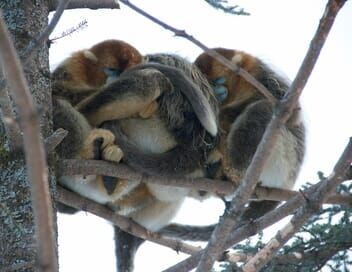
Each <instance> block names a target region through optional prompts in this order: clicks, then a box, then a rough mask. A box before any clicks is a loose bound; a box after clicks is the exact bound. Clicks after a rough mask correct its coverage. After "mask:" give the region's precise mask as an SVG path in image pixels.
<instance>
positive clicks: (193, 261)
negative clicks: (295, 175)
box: [163, 181, 323, 272]
mask: <svg viewBox="0 0 352 272" xmlns="http://www.w3.org/2000/svg"><path fill="white" fill-rule="evenodd" d="M322 182H323V181H321V182H318V183H316V184H315V185H312V186H311V187H310V188H309V191H315V190H317V189H318V188H319V187H320V185H321V184H322ZM304 201H306V199H305V197H304V196H303V194H297V195H296V196H294V197H292V198H290V199H289V200H288V201H287V202H286V203H284V204H283V205H281V206H279V207H278V208H276V209H275V210H272V211H270V212H268V213H267V214H265V215H264V216H262V217H261V218H258V219H256V220H254V221H253V222H250V223H249V224H246V225H244V226H241V227H239V228H236V229H235V230H234V231H233V232H232V233H231V235H229V236H228V237H227V238H228V239H227V242H226V245H225V247H226V248H229V247H231V246H233V245H234V244H236V243H239V242H241V241H242V240H244V239H246V238H248V237H250V236H253V235H256V234H258V233H259V232H260V231H262V230H263V229H265V228H267V227H269V226H271V225H273V224H274V223H276V222H278V221H279V220H281V219H283V218H284V217H286V216H287V215H289V214H292V213H293V212H294V211H295V210H297V209H298V208H299V207H300V206H302V203H304ZM203 253H204V250H202V251H200V252H198V253H196V254H194V255H192V256H191V257H189V258H187V259H185V260H183V261H181V262H179V263H177V264H175V265H174V266H172V267H170V268H168V269H166V270H164V271H163V272H187V271H190V270H192V269H193V268H195V267H196V266H197V264H198V262H199V260H200V258H201V256H202V254H203Z"/></svg>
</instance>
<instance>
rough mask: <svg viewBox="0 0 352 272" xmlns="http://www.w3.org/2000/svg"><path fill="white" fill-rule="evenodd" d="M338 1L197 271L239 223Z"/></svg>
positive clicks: (208, 265) (328, 11)
mask: <svg viewBox="0 0 352 272" xmlns="http://www.w3.org/2000/svg"><path fill="white" fill-rule="evenodd" d="M339 4H340V5H338V3H336V2H335V1H333V0H330V1H329V3H328V4H327V8H326V10H325V11H324V14H323V16H322V18H321V21H320V24H319V26H318V29H317V31H316V33H315V36H314V37H313V39H312V41H311V44H310V47H309V49H308V52H307V54H306V56H305V58H304V60H303V63H302V65H301V67H300V69H299V71H298V73H297V75H296V78H295V80H294V81H293V82H292V85H291V86H290V88H289V90H288V92H287V93H286V94H285V97H284V99H283V101H282V102H281V103H279V105H278V106H277V109H276V111H275V112H274V115H273V118H272V120H271V121H270V123H269V124H268V126H267V128H266V130H265V133H264V135H263V138H262V140H261V142H260V144H259V146H258V148H257V150H256V152H255V154H254V157H253V159H252V162H251V164H250V165H249V167H248V169H247V171H246V174H245V176H244V179H243V181H242V182H241V184H240V186H239V188H238V189H237V190H236V192H235V195H234V198H233V200H232V202H231V207H230V209H228V210H226V212H225V215H224V217H222V218H221V221H220V223H219V224H218V226H217V227H216V228H215V230H214V232H213V235H212V237H211V238H210V240H209V243H208V245H207V247H206V249H205V253H204V255H203V257H202V258H201V260H200V263H199V266H198V268H197V270H196V271H197V272H203V271H209V270H210V269H211V267H212V266H213V264H214V262H215V261H216V259H217V258H218V256H219V254H220V253H221V252H222V251H223V250H224V244H225V242H226V240H227V237H228V235H229V233H230V232H231V231H232V230H233V228H234V226H236V225H237V224H238V222H239V220H240V218H241V215H242V212H243V210H244V208H245V203H246V202H247V200H248V199H249V197H250V196H251V195H252V192H253V190H254V188H255V186H256V183H257V182H258V179H259V176H260V173H261V171H262V169H263V167H264V163H265V162H266V160H267V158H268V157H269V154H270V152H271V150H272V149H273V146H274V143H275V141H276V139H277V137H278V131H279V128H280V127H282V126H283V125H284V124H285V122H286V121H287V120H288V118H289V117H290V115H291V113H292V111H293V110H294V108H295V107H296V105H297V102H298V99H299V96H300V94H301V93H302V91H303V88H304V86H305V84H306V82H307V80H308V78H309V76H310V74H311V72H312V70H313V67H314V65H315V63H316V61H317V58H318V56H319V53H320V51H321V49H322V47H323V45H324V43H325V40H326V38H327V36H328V33H329V31H330V29H331V27H332V25H333V22H334V19H335V17H336V15H337V13H338V11H339V9H340V8H341V7H342V5H343V4H344V1H341V2H340V3H339Z"/></svg>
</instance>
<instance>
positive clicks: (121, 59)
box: [52, 40, 143, 104]
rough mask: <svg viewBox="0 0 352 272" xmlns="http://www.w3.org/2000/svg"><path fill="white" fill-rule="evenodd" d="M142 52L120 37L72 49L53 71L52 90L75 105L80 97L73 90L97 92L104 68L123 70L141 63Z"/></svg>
mask: <svg viewBox="0 0 352 272" xmlns="http://www.w3.org/2000/svg"><path fill="white" fill-rule="evenodd" d="M142 59H143V57H142V55H141V54H140V53H139V52H138V50H137V49H136V48H134V47H133V46H132V45H130V44H128V43H126V42H124V41H121V40H105V41H103V42H100V43H98V44H96V45H94V46H92V47H91V48H90V49H86V50H79V51H77V52H74V53H73V54H72V55H71V56H70V57H68V58H67V59H65V60H64V61H63V62H62V63H61V64H60V65H59V66H58V67H57V68H56V69H55V70H54V72H53V74H52V78H53V92H54V94H55V95H58V96H63V97H66V98H68V100H70V102H71V103H73V104H76V103H77V102H79V101H80V100H82V99H83V98H84V96H83V97H81V96H80V97H73V98H72V96H73V95H74V94H75V93H87V94H90V91H96V90H97V89H98V88H100V87H101V86H103V85H104V84H105V82H106V79H107V76H106V74H105V72H104V68H114V69H119V70H121V71H124V70H125V69H128V68H130V67H132V66H134V65H136V64H138V63H140V62H142Z"/></svg>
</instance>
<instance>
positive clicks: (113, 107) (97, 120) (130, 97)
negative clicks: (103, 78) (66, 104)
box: [76, 69, 173, 126]
mask: <svg viewBox="0 0 352 272" xmlns="http://www.w3.org/2000/svg"><path fill="white" fill-rule="evenodd" d="M172 88H173V87H172V85H171V83H170V81H169V80H168V79H167V78H166V77H165V76H164V75H163V74H162V73H161V72H159V71H157V70H155V69H143V70H138V71H135V72H134V73H133V74H132V75H131V74H130V73H126V74H122V75H121V76H120V77H119V78H117V79H116V80H115V81H114V82H112V83H110V84H108V85H107V86H106V87H104V88H103V89H102V90H100V91H99V92H97V93H95V94H93V95H91V96H89V97H87V98H86V99H85V100H83V101H82V102H81V103H79V104H78V105H77V106H76V108H77V110H78V111H79V112H81V113H82V114H83V115H84V116H85V117H86V118H87V119H88V121H89V123H90V124H91V125H92V126H99V125H100V124H102V123H103V122H104V121H108V120H116V119H122V118H129V117H133V116H138V115H139V114H140V113H142V115H143V112H145V110H146V109H147V108H148V107H150V106H151V104H153V103H154V105H155V103H156V101H155V100H156V99H157V98H158V97H159V96H160V95H161V94H162V93H163V92H165V91H171V90H172ZM146 117H148V116H146Z"/></svg>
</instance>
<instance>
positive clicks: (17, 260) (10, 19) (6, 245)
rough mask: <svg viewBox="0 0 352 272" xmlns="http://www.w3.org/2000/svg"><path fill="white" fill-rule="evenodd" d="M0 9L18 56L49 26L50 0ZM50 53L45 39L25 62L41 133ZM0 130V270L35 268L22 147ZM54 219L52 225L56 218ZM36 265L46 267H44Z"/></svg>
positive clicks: (14, 0) (46, 115)
mask: <svg viewBox="0 0 352 272" xmlns="http://www.w3.org/2000/svg"><path fill="white" fill-rule="evenodd" d="M0 9H1V10H2V12H3V17H4V19H5V21H6V24H7V27H8V29H9V31H10V33H11V35H12V38H13V40H14V43H15V47H16V49H17V52H18V54H19V55H20V56H21V55H22V53H23V52H24V51H25V49H26V48H27V47H28V46H29V45H30V44H31V42H33V40H34V39H36V38H37V37H38V36H39V35H40V33H42V31H43V30H44V29H45V27H46V26H47V24H48V13H49V9H48V3H47V1H46V0H33V1H21V0H3V1H1V3H0ZM48 56H49V50H48V46H47V45H46V43H44V44H42V45H40V46H39V48H38V50H37V52H36V53H35V54H33V56H32V58H31V59H29V60H28V61H27V63H26V65H25V67H23V68H24V72H25V76H26V79H27V81H28V84H29V89H30V90H31V93H32V95H33V97H34V101H35V104H36V105H37V109H38V115H39V116H40V126H41V132H42V136H43V137H48V136H49V135H50V133H51V131H52V114H51V111H52V108H51V92H50V80H49V79H48V78H46V77H45V76H43V74H45V73H49V61H48ZM43 72H44V73H43ZM5 80H6V79H5ZM0 132H1V134H0V200H1V201H0V230H1V231H0V252H1V258H0V271H14V270H16V271H34V270H37V269H38V268H39V267H38V266H37V264H36V256H37V254H38V252H37V248H36V237H35V225H34V221H33V210H32V203H31V194H30V184H29V182H28V179H27V173H26V166H25V160H24V155H23V151H22V150H21V149H20V150H17V151H11V152H10V151H8V148H7V146H8V144H9V142H11V140H12V139H11V138H8V139H6V137H5V130H4V129H2V130H0ZM52 173H53V171H50V172H49V181H50V188H51V189H52V190H51V191H52V192H54V190H53V189H54V182H55V179H54V176H53V175H52ZM54 214H55V213H54ZM54 221H55V226H56V218H55V220H54ZM55 229H56V227H55ZM39 270H40V271H46V268H45V267H40V268H39Z"/></svg>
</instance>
